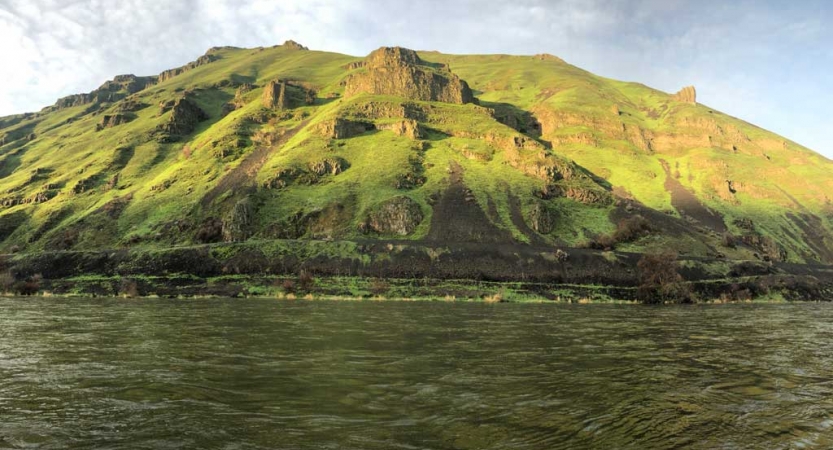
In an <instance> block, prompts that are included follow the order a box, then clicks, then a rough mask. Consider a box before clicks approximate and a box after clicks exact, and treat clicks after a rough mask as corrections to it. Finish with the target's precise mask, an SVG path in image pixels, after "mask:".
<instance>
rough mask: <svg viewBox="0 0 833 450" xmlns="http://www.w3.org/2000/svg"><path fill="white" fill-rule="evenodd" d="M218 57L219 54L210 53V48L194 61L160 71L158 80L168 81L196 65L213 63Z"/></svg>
mask: <svg viewBox="0 0 833 450" xmlns="http://www.w3.org/2000/svg"><path fill="white" fill-rule="evenodd" d="M218 59H220V56H219V55H216V54H214V53H212V52H211V50H209V53H206V54H205V55H202V56H200V57H199V58H197V59H196V60H195V61H191V62H189V63H188V64H186V65H184V66H182V67H177V68H176V69H170V70H166V71H164V72H162V73H160V74H159V77H158V79H159V82H160V83H162V82H163V81H168V80H170V79H171V78H173V77H175V76H177V75H180V74H183V73H185V72H187V71H189V70H191V69H195V68H197V67H200V66H204V65H206V64H210V63H213V62H214V61H217V60H218Z"/></svg>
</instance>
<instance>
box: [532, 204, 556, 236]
mask: <svg viewBox="0 0 833 450" xmlns="http://www.w3.org/2000/svg"><path fill="white" fill-rule="evenodd" d="M555 219H556V218H555V215H554V214H553V213H552V212H551V211H550V210H549V209H547V207H546V206H545V205H543V204H541V203H535V205H534V206H533V207H532V209H530V210H529V226H530V228H532V229H533V230H535V231H537V232H538V233H541V234H549V233H552V230H553V228H555Z"/></svg>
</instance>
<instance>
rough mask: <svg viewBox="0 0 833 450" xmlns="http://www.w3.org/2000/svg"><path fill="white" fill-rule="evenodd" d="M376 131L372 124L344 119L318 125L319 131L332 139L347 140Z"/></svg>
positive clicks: (340, 118)
mask: <svg viewBox="0 0 833 450" xmlns="http://www.w3.org/2000/svg"><path fill="white" fill-rule="evenodd" d="M374 129H376V127H375V125H373V123H372V122H368V121H364V120H352V119H345V118H342V117H338V118H335V119H333V120H327V121H324V122H321V123H320V124H318V127H317V131H318V133H319V134H321V135H322V136H324V137H327V138H330V139H347V138H351V137H354V136H358V135H360V134H364V133H366V132H368V131H371V130H374Z"/></svg>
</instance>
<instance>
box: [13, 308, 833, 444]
mask: <svg viewBox="0 0 833 450" xmlns="http://www.w3.org/2000/svg"><path fill="white" fill-rule="evenodd" d="M0 448H49V449H65V448H68V449H82V448H108V449H121V448H124V449H135V448H153V449H169V448H189V449H191V448H217V449H265V448H278V449H400V448H401V449H456V448H459V449H561V448H564V449H568V448H569V449H576V448H579V449H580V448H598V449H608V448H634V449H653V448H658V449H660V448H669V449H670V448H675V449H676V448H695V449H714V448H730V449H733V448H756V449H757V448H760V449H792V448H819V449H828V448H833V305H826V304H799V305H724V306H702V307H700V306H694V307H642V306H615V305H580V306H579V305H575V306H569V305H535V304H526V305H512V304H495V305H489V304H466V303H442V302H440V303H429V302H419V303H406V302H356V303H348V302H323V301H322V302H319V301H316V302H307V301H298V302H279V301H273V300H196V301H170V300H116V299H112V300H66V299H0Z"/></svg>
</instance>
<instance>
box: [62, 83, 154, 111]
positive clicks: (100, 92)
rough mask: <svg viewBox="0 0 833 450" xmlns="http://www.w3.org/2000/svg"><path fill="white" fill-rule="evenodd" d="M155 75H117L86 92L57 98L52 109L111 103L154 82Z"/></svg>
mask: <svg viewBox="0 0 833 450" xmlns="http://www.w3.org/2000/svg"><path fill="white" fill-rule="evenodd" d="M156 81H157V78H156V77H137V76H136V75H118V76H116V77H115V78H113V79H112V80H110V81H105V82H104V84H102V85H101V86H100V87H99V88H98V89H96V90H94V91H92V92H89V93H86V94H75V95H69V96H66V97H63V98H61V99H58V101H57V102H55V105H54V106H52V109H56V110H58V109H64V108H72V107H75V106H81V105H86V104H89V103H105V102H107V103H112V102H116V101H119V100H121V99H123V98H125V97H127V96H128V95H130V94H135V93H136V92H139V91H141V90H143V89H145V88H147V87H148V86H152V85H154V84H156Z"/></svg>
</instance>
